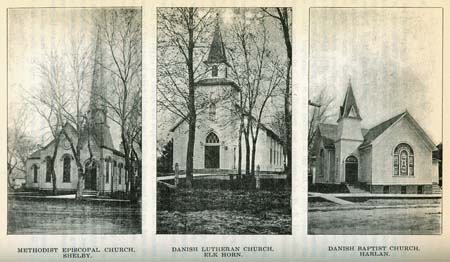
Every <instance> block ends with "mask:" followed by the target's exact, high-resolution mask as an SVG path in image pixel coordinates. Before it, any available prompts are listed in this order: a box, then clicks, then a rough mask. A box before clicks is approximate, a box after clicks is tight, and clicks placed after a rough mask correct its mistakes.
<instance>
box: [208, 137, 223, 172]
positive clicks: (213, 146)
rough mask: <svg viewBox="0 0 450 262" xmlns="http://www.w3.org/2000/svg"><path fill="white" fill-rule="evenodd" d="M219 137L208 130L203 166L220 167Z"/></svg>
mask: <svg viewBox="0 0 450 262" xmlns="http://www.w3.org/2000/svg"><path fill="white" fill-rule="evenodd" d="M219 142H220V141H219V137H218V136H217V135H216V134H215V133H214V132H210V133H209V134H208V135H207V136H206V140H205V168H220V144H219Z"/></svg>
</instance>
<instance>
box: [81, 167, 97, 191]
mask: <svg viewBox="0 0 450 262" xmlns="http://www.w3.org/2000/svg"><path fill="white" fill-rule="evenodd" d="M85 170H86V176H85V179H84V189H87V190H97V162H95V161H94V160H92V161H88V162H87V163H86V164H85Z"/></svg>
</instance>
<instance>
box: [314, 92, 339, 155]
mask: <svg viewBox="0 0 450 262" xmlns="http://www.w3.org/2000/svg"><path fill="white" fill-rule="evenodd" d="M332 103H333V98H332V97H331V96H329V95H328V94H327V93H326V89H325V88H323V89H322V90H321V91H320V92H319V93H318V94H317V95H316V96H315V97H313V98H312V100H311V101H309V105H310V108H309V123H308V151H309V150H311V149H312V147H313V144H314V140H315V138H316V134H317V128H318V126H319V124H320V123H323V122H325V121H327V120H328V119H330V118H331V117H333V113H332V111H331V110H330V107H331V104H332Z"/></svg>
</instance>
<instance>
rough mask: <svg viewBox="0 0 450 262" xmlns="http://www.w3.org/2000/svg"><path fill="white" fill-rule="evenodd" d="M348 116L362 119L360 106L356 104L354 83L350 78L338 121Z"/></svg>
mask: <svg viewBox="0 0 450 262" xmlns="http://www.w3.org/2000/svg"><path fill="white" fill-rule="evenodd" d="M346 117H349V118H356V119H359V120H361V116H360V114H359V108H358V105H356V99H355V96H354V95H353V89H352V83H351V79H350V78H349V80H348V86H347V92H346V94H345V98H344V103H343V104H342V106H341V111H340V113H339V119H338V121H339V120H340V119H342V118H346Z"/></svg>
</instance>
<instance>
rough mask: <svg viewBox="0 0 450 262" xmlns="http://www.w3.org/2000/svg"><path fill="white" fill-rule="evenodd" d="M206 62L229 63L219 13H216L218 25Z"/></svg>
mask: <svg viewBox="0 0 450 262" xmlns="http://www.w3.org/2000/svg"><path fill="white" fill-rule="evenodd" d="M205 63H206V64H218V63H224V64H227V65H228V62H227V56H226V53H225V45H224V43H223V39H222V34H221V32H220V26H219V14H216V26H215V29H214V35H213V40H212V42H211V46H210V48H209V55H208V59H207V60H206V61H205Z"/></svg>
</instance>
